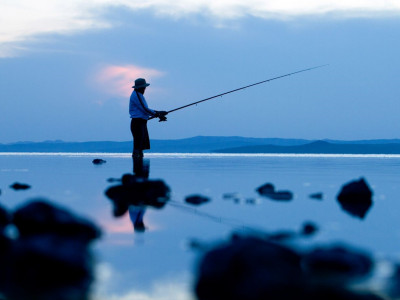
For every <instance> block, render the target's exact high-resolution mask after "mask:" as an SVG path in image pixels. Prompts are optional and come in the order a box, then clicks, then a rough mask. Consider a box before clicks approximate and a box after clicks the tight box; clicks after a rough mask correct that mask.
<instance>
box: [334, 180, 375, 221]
mask: <svg viewBox="0 0 400 300" xmlns="http://www.w3.org/2000/svg"><path fill="white" fill-rule="evenodd" d="M337 201H338V202H339V204H340V206H341V208H342V209H343V210H345V211H346V212H347V213H349V214H350V215H352V216H354V217H358V218H360V219H364V218H365V216H366V214H367V212H368V211H369V209H370V208H371V206H372V191H371V189H370V188H369V186H368V184H367V182H366V181H365V179H364V178H361V179H359V180H355V181H351V182H349V183H347V184H345V185H343V187H342V188H341V191H340V192H339V194H338V196H337Z"/></svg>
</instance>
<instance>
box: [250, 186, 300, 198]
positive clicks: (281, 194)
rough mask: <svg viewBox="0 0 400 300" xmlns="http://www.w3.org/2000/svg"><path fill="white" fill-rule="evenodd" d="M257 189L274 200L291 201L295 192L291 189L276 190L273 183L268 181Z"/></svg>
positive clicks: (262, 194)
mask: <svg viewBox="0 0 400 300" xmlns="http://www.w3.org/2000/svg"><path fill="white" fill-rule="evenodd" d="M256 191H257V192H258V193H259V194H260V195H261V196H264V197H267V198H269V199H272V200H280V201H289V200H292V199H293V194H292V192H290V191H275V187H274V186H273V184H272V183H266V184H264V185H262V186H260V187H258V188H257V189H256Z"/></svg>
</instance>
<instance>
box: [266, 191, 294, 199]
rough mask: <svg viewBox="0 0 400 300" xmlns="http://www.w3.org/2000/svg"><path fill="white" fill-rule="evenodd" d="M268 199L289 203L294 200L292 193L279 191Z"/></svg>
mask: <svg viewBox="0 0 400 300" xmlns="http://www.w3.org/2000/svg"><path fill="white" fill-rule="evenodd" d="M268 197H269V198H271V199H272V200H281V201H289V200H292V199H293V194H292V192H290V191H277V192H275V193H273V194H271V195H270V196H268Z"/></svg>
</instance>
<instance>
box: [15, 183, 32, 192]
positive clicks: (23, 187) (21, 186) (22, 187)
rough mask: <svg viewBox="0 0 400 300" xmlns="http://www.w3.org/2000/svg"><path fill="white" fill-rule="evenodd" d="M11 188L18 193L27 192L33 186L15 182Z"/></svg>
mask: <svg viewBox="0 0 400 300" xmlns="http://www.w3.org/2000/svg"><path fill="white" fill-rule="evenodd" d="M10 188H12V189H14V190H16V191H18V190H27V189H30V188H31V186H30V185H29V184H25V183H19V182H15V183H14V184H12V185H10Z"/></svg>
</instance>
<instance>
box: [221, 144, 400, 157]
mask: <svg viewBox="0 0 400 300" xmlns="http://www.w3.org/2000/svg"><path fill="white" fill-rule="evenodd" d="M214 152H216V153H299V154H300V153H302V154H304V153H310V154H317V153H322V154H400V143H382V144H372V143H370V144H359V143H329V142H326V141H315V142H311V143H308V144H304V145H296V146H276V145H257V146H245V147H234V148H223V149H219V150H215V151H214Z"/></svg>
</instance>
